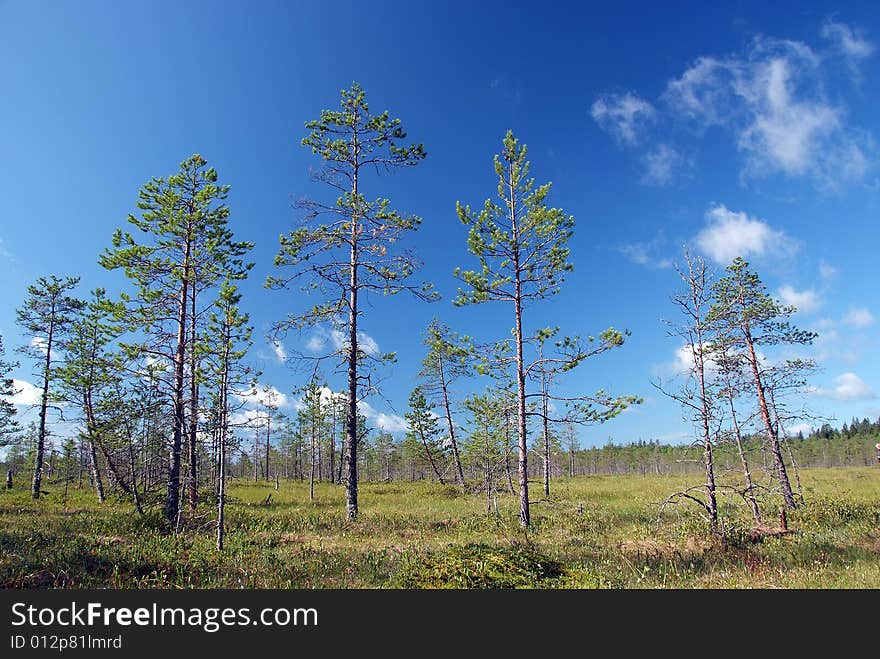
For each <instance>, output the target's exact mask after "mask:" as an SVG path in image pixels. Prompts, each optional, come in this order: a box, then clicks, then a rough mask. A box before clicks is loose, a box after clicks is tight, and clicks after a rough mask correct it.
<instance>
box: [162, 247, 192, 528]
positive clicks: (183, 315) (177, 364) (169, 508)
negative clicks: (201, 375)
mask: <svg viewBox="0 0 880 659" xmlns="http://www.w3.org/2000/svg"><path fill="white" fill-rule="evenodd" d="M189 259H190V241H189V240H187V243H186V253H185V257H184V280H183V282H182V284H181V286H180V304H179V307H178V317H177V349H176V350H175V352H174V391H173V405H174V419H173V425H172V433H171V450H170V452H169V456H168V488H167V492H166V495H165V519H166V520H167V521H168V522H169V523H170V524H175V523H176V521H177V513H178V511H179V510H180V450H181V445H182V443H183V428H184V422H185V417H184V400H183V392H184V372H183V371H184V369H183V366H184V362H185V361H186V326H187V322H186V321H187V301H188V294H189V279H190V272H189V268H190V265H189Z"/></svg>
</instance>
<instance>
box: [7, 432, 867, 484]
mask: <svg viewBox="0 0 880 659" xmlns="http://www.w3.org/2000/svg"><path fill="white" fill-rule="evenodd" d="M292 428H293V427H292V426H290V425H288V427H287V431H288V432H287V433H285V432H284V430H282V431H281V432H282V440H281V443H280V447H278V448H275V447H272V449H271V453H270V456H269V459H270V462H271V463H272V465H273V466H272V473H273V474H275V473H277V474H278V475H279V478H281V479H284V480H308V478H309V469H310V464H309V459H308V458H309V454H308V448H309V447H308V438H307V437H305V436H303V434H302V433H300V432H298V431H294V430H292ZM297 430H298V428H297ZM159 440H160V438H159V437H158V436H157V437H156V451H155V454H154V457H153V458H152V459H149V458H148V459H147V460H146V464H145V466H146V467H147V468H146V469H145V471H144V475H143V479H144V481H143V483H142V486H143V490H144V491H145V492H149V491H151V490H154V491H156V492H157V493H158V491H159V490H161V488H162V487H164V477H165V473H164V470H163V467H164V466H165V465H164V458H165V455H164V451H163V450H162V446H161V443H160V442H159ZM764 440H765V438H764V437H763V436H761V435H752V436H750V437H748V438H745V440H744V446H745V448H746V451H747V453H748V454H751V455H754V456H755V457H756V458H757V459H759V460H760V456H761V455H763V454H764V452H763V451H762V450H761V449H762V446H761V442H762V441H764ZM361 441H362V446H363V449H362V452H361V453H360V455H359V471H360V474H361V478H362V479H363V480H365V481H371V482H376V481H394V480H407V481H411V480H423V479H433V478H435V475H434V473H433V471H432V470H431V467H430V464H429V462H428V460H426V458H425V452H424V448H423V447H422V446H421V445H420V444H415V443H414V442H413V441H411V440H409V441H408V440H407V439H403V440H395V438H394V437H393V436H392V435H391V434H390V433H385V432H375V431H371V430H367V431H366V434H365V435H364V437H363V439H362V440H361ZM877 442H880V418H878V419H877V420H876V421H870V420H869V419H867V418H865V419H862V420H859V419H852V421H851V422H849V423H844V424H843V425H842V426H841V427H839V428H837V427H833V426H831V425H830V424H828V423H825V424H823V425H822V426H821V427H820V428H818V429H815V430H814V431H813V432H811V433H810V434H809V435H807V436H805V435H804V434H803V433H799V434H798V435H797V436H794V437H790V438H788V439H786V440H785V442H784V443H785V445H786V449H787V450H790V453H789V455H788V456H787V457H789V458H793V464H796V465H797V466H799V467H802V468H810V467H863V466H868V465H871V464H874V463H876V462H877V457H876V449H875V446H874V445H875V444H876V443H877ZM247 449H248V446H246V445H244V444H239V445H238V447H237V450H235V451H230V454H231V455H234V456H235V457H234V458H233V459H232V460H231V462H230V465H229V471H230V474H229V475H230V476H231V477H237V478H247V479H256V480H264V479H265V476H264V475H265V473H266V465H265V461H264V460H263V459H258V461H257V463H256V464H255V463H254V460H253V459H252V450H251V451H249V450H247ZM35 451H36V427H35V426H31V427H30V428H29V430H28V431H26V432H24V433H22V434H21V435H20V438H19V440H18V441H16V442H15V443H14V444H11V445H10V446H9V451H8V453H7V455H6V459H5V460H3V461H0V466H2V469H3V471H4V472H5V471H7V470H11V472H12V474H13V477H14V478H15V477H16V476H17V475H19V474H22V475H25V476H26V477H27V476H28V475H29V474H28V472H29V469H30V467H31V466H32V465H33V462H34V453H35ZM316 452H317V453H318V456H319V459H318V460H317V463H316V474H315V477H316V480H318V481H330V482H338V471H339V463H338V462H337V461H336V460H335V459H334V460H332V461H331V459H330V454H329V450H328V451H325V452H323V453H322V452H321V451H316ZM531 452H532V453H533V454H534V455H533V456H532V457H533V460H532V461H531V464H533V465H534V467H533V468H532V469H531V473H530V475H529V476H530V478H535V479H536V480H537V479H540V478H541V476H542V474H543V464H542V457H543V446H541V445H540V444H538V445H536V446H535V447H534V449H533V451H531ZM715 456H716V460H717V466H718V469H719V470H720V471H728V470H729V471H734V470H736V469H738V468H739V455H738V453H737V447H736V445H735V444H733V443H729V444H720V445H718V447H717V448H716V452H715ZM464 457H465V460H464V463H465V464H464V468H465V472H466V475H467V476H468V477H469V479H472V480H478V479H479V477H480V473H479V470H480V469H481V468H482V466H481V463H480V461H479V459H478V458H479V456H478V455H475V454H473V453H470V452H469V453H467V454H466V455H465V456H464ZM500 457H501V458H502V459H501V460H500V461H499V462H500V464H501V465H503V471H504V472H506V473H505V474H503V475H502V478H500V479H499V480H500V481H502V482H503V481H504V480H507V478H506V477H507V476H508V475H509V476H510V479H509V483H510V484H511V485H510V486H511V488H512V487H513V484H515V483H516V463H515V459H516V447H515V446H512V447H511V448H510V450H509V451H508V455H507V456H504V455H503V453H502V454H501V456H500ZM505 457H506V458H507V459H504V458H505ZM758 464H761V463H760V462H759V463H758ZM763 467H764V468H765V469H767V470H771V469H772V465H770V464H764V465H763ZM119 469H120V471H121V472H123V473H120V474H119V475H120V476H121V477H122V483H123V488H122V490H126V489H128V488H127V487H126V486H125V482H126V480H127V479H128V478H129V474H128V473H127V470H126V469H125V468H124V467H121V466H120V467H119ZM703 469H704V466H703V461H702V447H701V446H694V445H690V444H666V443H661V442H660V441H657V440H655V441H638V442H630V443H628V444H615V443H613V442H612V441H609V442H608V443H607V444H605V445H604V446H601V447H592V448H577V447H575V446H572V445H569V446H564V445H563V444H562V443H561V442H560V441H559V438H558V437H554V438H552V440H551V470H552V472H551V473H552V474H553V475H554V476H556V477H560V476H585V475H586V476H592V475H614V474H685V473H694V474H697V473H700V472H702V471H703ZM276 470H277V471H276ZM46 472H47V473H46V475H47V477H48V479H49V482H50V484H54V485H58V484H63V483H64V482H65V481H67V482H69V483H70V484H71V486H74V487H85V486H88V487H94V483H92V481H91V478H92V471H91V467H90V458H89V455H88V448H87V445H86V443H85V442H83V441H82V440H80V441H79V442H78V443H74V442H73V441H70V440H68V442H67V443H66V444H65V446H63V447H60V446H55V445H54V444H52V443H51V442H50V446H49V449H48V459H47V461H46ZM112 474H113V472H112V471H111V485H117V486H118V483H114V482H112V481H113V480H114V479H113V477H112ZM448 476H449V477H450V480H454V479H453V478H452V474H451V473H450V474H448Z"/></svg>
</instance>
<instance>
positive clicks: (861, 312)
mask: <svg viewBox="0 0 880 659" xmlns="http://www.w3.org/2000/svg"><path fill="white" fill-rule="evenodd" d="M874 321H875V318H874V314H872V313H871V311H870V310H869V309H866V308H865V307H859V308H856V309H850V310H849V312H848V313H847V314H846V316H844V317H843V322H845V323H846V324H847V325H853V326H854V327H870V326H871V325H873V324H874Z"/></svg>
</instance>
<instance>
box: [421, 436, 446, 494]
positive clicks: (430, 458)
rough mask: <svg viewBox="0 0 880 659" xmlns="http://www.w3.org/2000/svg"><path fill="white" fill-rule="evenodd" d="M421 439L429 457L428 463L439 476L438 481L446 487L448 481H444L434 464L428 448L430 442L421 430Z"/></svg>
mask: <svg viewBox="0 0 880 659" xmlns="http://www.w3.org/2000/svg"><path fill="white" fill-rule="evenodd" d="M419 437H420V438H421V440H422V445H423V446H424V447H425V455H426V456H428V462H430V463H431V469H433V470H434V474H435V475H436V476H437V480H438V481H440V485H445V484H446V481H444V480H443V476H441V475H440V470H439V469H437V465H436V464H434V456H433V455H431V451H430V449H429V448H428V440H427V439H426V438H425V433H424V432H422V431H421V429H420V430H419Z"/></svg>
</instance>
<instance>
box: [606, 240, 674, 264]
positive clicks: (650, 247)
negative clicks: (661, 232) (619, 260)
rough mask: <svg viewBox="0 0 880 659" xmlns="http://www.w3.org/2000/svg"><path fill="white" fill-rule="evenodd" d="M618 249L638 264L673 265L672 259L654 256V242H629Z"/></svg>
mask: <svg viewBox="0 0 880 659" xmlns="http://www.w3.org/2000/svg"><path fill="white" fill-rule="evenodd" d="M617 251H618V252H620V253H621V254H623V255H624V256H626V257H627V258H628V259H629V260H630V261H632V262H633V263H637V264H638V265H644V266H647V267H649V268H669V267H671V266H672V261H671V260H670V259H667V258H660V257H657V256H654V254H653V252H654V251H655V245H654V243H628V244H626V245H621V246H620V247H618V248H617Z"/></svg>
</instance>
